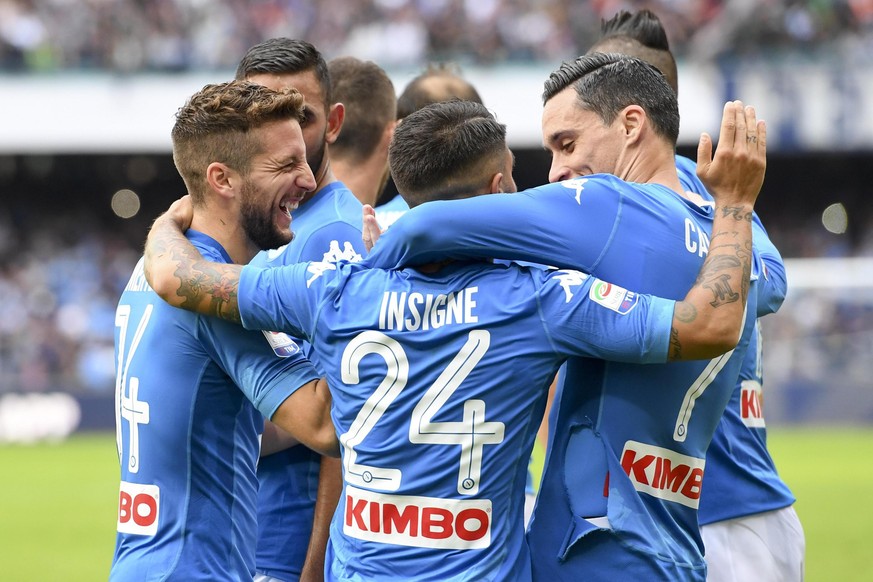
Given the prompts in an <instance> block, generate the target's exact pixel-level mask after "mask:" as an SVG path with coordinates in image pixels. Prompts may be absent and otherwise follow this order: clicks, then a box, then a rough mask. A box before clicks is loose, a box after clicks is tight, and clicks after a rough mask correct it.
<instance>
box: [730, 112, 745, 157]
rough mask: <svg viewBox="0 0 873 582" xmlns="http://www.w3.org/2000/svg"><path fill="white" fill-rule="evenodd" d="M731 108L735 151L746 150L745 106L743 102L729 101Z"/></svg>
mask: <svg viewBox="0 0 873 582" xmlns="http://www.w3.org/2000/svg"><path fill="white" fill-rule="evenodd" d="M731 109H733V114H734V125H735V127H736V130H735V132H734V141H733V144H734V147H735V148H736V149H737V151H746V149H747V148H748V145H747V144H748V134H747V131H746V129H747V127H748V126H747V125H746V112H745V108H744V107H743V102H742V101H733V102H731ZM728 143H730V142H728Z"/></svg>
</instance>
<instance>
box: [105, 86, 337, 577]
mask: <svg viewBox="0 0 873 582" xmlns="http://www.w3.org/2000/svg"><path fill="white" fill-rule="evenodd" d="M302 114H303V98H302V97H301V96H300V94H299V93H296V92H287V93H283V94H279V93H276V92H274V91H270V90H268V89H266V88H264V87H260V86H258V85H254V84H251V83H229V84H223V85H207V86H206V87H204V88H203V89H202V90H201V91H199V92H198V93H196V94H194V96H192V97H191V99H190V100H189V101H188V102H187V103H186V104H185V106H183V107H182V108H181V109H179V111H178V113H177V114H176V122H175V125H174V127H173V131H172V137H173V159H174V161H175V163H176V167H177V168H178V170H179V173H180V174H181V176H182V178H183V180H184V181H185V185H186V187H187V189H188V192H189V193H190V196H191V199H192V200H193V205H194V212H193V222H192V224H191V227H192V228H191V229H190V230H188V239H189V240H190V241H191V242H192V244H194V245H195V246H196V247H197V249H198V250H200V252H202V253H203V254H204V255H205V256H208V257H209V258H210V260H212V261H215V262H216V263H230V262H234V261H236V262H239V263H245V262H247V261H248V260H249V259H250V258H251V257H253V256H254V254H255V253H256V252H257V251H258V249H260V248H269V247H272V246H276V245H279V244H282V242H286V241H287V240H288V239H289V238H290V233H289V230H288V226H289V222H290V218H289V212H290V209H291V208H293V207H294V206H295V205H296V204H297V202H298V201H299V200H300V198H301V197H302V196H303V195H304V193H305V192H306V191H308V190H311V189H312V188H313V187H314V185H315V182H314V180H313V177H312V172H310V170H309V167H308V166H307V165H306V162H305V150H304V145H303V137H302V135H301V132H300V123H299V120H300V119H302ZM115 326H116V329H115V350H116V362H117V370H116V374H117V376H116V378H117V379H116V398H115V403H116V405H115V414H116V425H117V439H118V455H119V461H120V464H121V488H120V494H119V506H118V523H117V530H118V534H117V538H116V547H115V557H114V559H113V562H112V569H111V571H110V575H109V577H110V579H111V580H118V581H122V580H137V581H141V580H185V581H188V580H211V581H213V580H243V579H247V580H251V579H252V576H253V575H254V571H255V547H254V540H255V536H256V533H257V524H256V521H255V505H256V497H257V489H258V483H257V478H256V474H255V466H256V463H257V460H258V448H259V442H258V441H259V436H260V433H261V431H262V429H263V427H264V418H271V419H272V420H273V421H274V422H275V423H277V424H278V425H279V426H281V427H282V428H285V429H286V430H288V431H290V432H291V433H292V435H293V436H295V437H296V438H298V439H299V440H300V441H301V442H305V443H307V444H309V445H311V446H314V447H316V448H320V449H321V450H323V451H325V452H328V451H333V450H334V449H337V447H338V442H337V441H336V433H335V431H334V428H333V424H332V423H331V421H330V415H329V405H330V404H329V394H328V392H327V388H326V386H324V385H321V384H317V383H316V379H317V378H318V377H319V374H318V372H317V371H316V370H315V368H314V367H313V366H312V365H311V364H310V363H309V362H308V361H307V360H306V358H304V357H303V354H302V353H301V352H300V349H299V348H298V347H297V345H296V344H294V342H292V341H291V340H290V338H288V336H286V335H285V334H272V333H262V332H260V331H251V332H248V331H244V330H241V329H240V328H239V327H238V326H233V325H228V324H227V323H226V322H222V321H219V320H217V319H215V318H211V317H201V316H199V315H197V314H193V313H188V312H186V311H182V310H178V309H173V308H171V307H169V306H168V305H167V304H166V303H165V302H163V301H161V300H160V298H158V296H157V295H155V293H154V291H152V289H151V288H150V287H149V286H148V284H147V283H146V279H145V275H144V273H143V261H142V260H140V262H139V263H138V264H137V266H136V268H135V269H134V271H133V275H132V276H131V278H130V281H129V282H128V284H127V287H126V288H125V290H124V292H123V293H122V295H121V298H120V300H119V303H118V308H117V311H116V314H115ZM266 438H267V436H266V435H265V439H266Z"/></svg>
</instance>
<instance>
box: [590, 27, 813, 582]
mask: <svg viewBox="0 0 873 582" xmlns="http://www.w3.org/2000/svg"><path fill="white" fill-rule="evenodd" d="M601 32H602V35H603V36H602V38H601V40H599V41H597V43H595V45H594V46H593V47H591V50H590V51H589V52H594V51H599V52H606V53H621V54H627V55H630V56H633V57H637V58H639V59H642V60H644V61H646V62H648V63H649V64H651V65H652V66H654V67H655V68H657V69H658V70H660V71H661V72H662V73H663V74H664V76H665V77H666V79H667V82H668V83H669V84H670V86H671V87H672V88H673V91H677V88H678V74H677V69H676V61H675V59H674V58H673V54H672V53H671V52H670V45H669V42H668V40H667V33H666V31H665V30H664V27H663V25H662V24H661V21H660V19H658V17H657V16H656V15H655V14H654V13H652V12H651V11H649V10H640V11H639V12H636V13H630V12H625V11H621V12H619V13H618V14H616V15H615V16H614V17H613V18H611V19H609V20H608V21H605V22H603V23H602V26H601ZM676 167H677V170H678V171H679V178H680V180H682V182H683V186H684V187H685V188H686V190H688V191H691V192H695V193H697V194H699V195H701V196H702V197H703V198H704V199H705V200H710V199H711V198H710V197H709V194H708V193H707V192H706V189H705V188H704V187H703V185H702V184H701V183H700V180H698V179H697V176H696V173H695V165H694V162H693V161H691V160H689V159H688V158H685V157H682V156H677V157H676ZM752 220H753V222H752V228H753V231H754V242H755V247H756V248H757V249H758V250H759V254H760V256H761V260H762V263H763V266H764V270H763V271H762V273H761V277H760V278H759V287H760V288H765V286H769V287H770V289H767V292H768V294H769V295H770V297H772V298H773V300H772V301H758V316H759V317H760V316H763V315H766V314H768V313H772V312H774V311H776V310H777V309H778V308H779V306H780V305H781V303H782V299H783V298H784V297H785V292H786V287H787V285H786V280H785V267H784V265H783V263H782V257H781V255H780V254H779V251H778V250H777V249H776V247H775V245H773V243H772V242H771V241H770V239H769V237H768V236H767V231H766V230H765V229H764V226H763V224H761V222H760V220H759V219H758V216H757V215H754V216H753V218H752ZM760 336H761V334H760V325H758V326H756V329H755V335H754V337H753V338H752V342H751V343H750V346H749V350H748V351H747V352H746V359H745V360H744V361H743V365H742V368H741V370H740V376H739V379H738V381H737V383H736V386H735V387H734V392H733V394H732V395H731V400H730V402H729V404H728V406H727V408H726V409H725V413H724V416H723V417H722V419H721V421H720V422H719V424H718V428H717V429H716V431H715V435H714V436H713V438H712V442H711V443H710V445H709V449H707V452H706V478H705V479H704V481H703V488H702V490H701V496H700V509H699V513H698V521H699V523H700V525H701V534H702V536H703V542H704V546H705V548H706V554H705V557H706V563H707V580H709V581H710V582H741V581H745V580H752V579H755V578H758V579H762V580H774V581H776V580H784V581H800V580H802V579H803V561H804V552H805V546H806V543H805V540H804V535H803V527H802V526H801V524H800V519H799V518H798V516H797V512H796V511H795V510H794V508H793V507H792V505H793V504H794V500H795V499H794V495H793V494H792V493H791V490H790V489H789V488H788V486H787V485H786V484H785V482H784V481H783V480H782V479H781V478H780V477H779V473H778V472H777V471H776V465H775V463H774V462H773V458H772V457H771V456H770V452H769V451H768V450H767V429H766V423H765V420H764V411H763V407H762V386H763V363H762V359H761V353H762V344H761V337H760Z"/></svg>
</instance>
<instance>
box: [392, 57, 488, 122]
mask: <svg viewBox="0 0 873 582" xmlns="http://www.w3.org/2000/svg"><path fill="white" fill-rule="evenodd" d="M450 99H460V100H461V101H473V102H474V103H480V104H481V103H482V98H481V97H480V96H479V92H478V91H476V88H475V87H473V85H472V84H471V83H470V82H469V81H467V80H466V79H464V78H463V77H462V76H461V71H460V69H459V68H458V66H457V65H455V64H453V63H438V64H437V63H431V64H429V65H428V66H427V69H425V70H424V72H422V73H421V74H419V75H418V76H417V77H415V78H414V79H412V80H411V81H410V82H409V83H408V84H407V85H406V87H405V88H404V89H403V93H401V94H400V97H398V98H397V119H403V118H405V117H406V116H408V115H409V114H410V113H412V112H413V111H418V110H419V109H421V108H422V107H424V106H425V105H430V104H431V103H439V102H441V101H449V100H450Z"/></svg>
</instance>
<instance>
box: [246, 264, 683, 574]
mask: <svg viewBox="0 0 873 582" xmlns="http://www.w3.org/2000/svg"><path fill="white" fill-rule="evenodd" d="M239 306H240V315H241V316H242V321H243V324H244V325H245V326H246V327H252V326H254V327H258V326H267V327H268V328H275V329H280V330H286V331H287V332H289V333H291V334H297V335H303V336H305V337H307V338H308V339H309V340H310V341H311V342H312V343H313V346H314V348H315V350H316V351H317V352H318V353H319V355H320V357H321V361H322V362H323V364H324V366H325V370H326V371H327V375H328V382H329V384H330V386H331V393H332V395H333V408H332V416H333V421H334V424H335V425H336V427H337V433H338V434H339V435H340V442H341V444H342V457H343V475H344V489H343V496H342V499H341V501H340V505H339V507H338V509H337V513H336V514H335V515H334V519H333V522H332V524H331V535H330V543H329V546H328V553H327V564H328V566H327V572H326V577H327V579H328V580H344V581H345V580H398V581H400V580H402V581H407V580H416V581H423V580H438V581H440V582H445V581H454V580H470V581H476V582H481V581H489V580H493V581H501V582H502V581H505V580H513V581H524V580H528V579H530V575H531V574H530V556H529V553H528V549H527V545H526V543H525V539H524V528H523V507H524V486H525V480H526V476H527V467H528V461H529V458H530V453H531V449H532V446H533V442H534V438H535V435H536V431H537V428H538V427H539V424H540V420H541V417H542V414H543V409H544V407H545V400H546V395H547V389H548V386H549V383H550V381H551V379H552V377H553V376H554V374H555V371H556V370H557V368H558V366H559V365H560V363H561V361H562V360H564V359H565V358H566V357H567V356H570V355H580V356H583V355H584V356H591V357H596V358H607V357H608V358H614V359H619V360H624V361H634V362H663V361H665V359H666V354H667V346H668V337H669V332H670V329H671V324H672V314H673V301H668V300H664V299H657V298H651V297H648V296H639V295H637V294H635V293H632V292H630V291H625V290H624V289H621V288H619V287H617V286H614V285H610V284H608V283H604V282H602V281H599V280H596V279H594V278H593V277H588V276H586V275H583V274H582V273H579V272H577V271H543V270H540V269H527V268H522V267H518V266H506V265H492V264H488V263H473V264H470V263H466V264H461V263H454V264H450V265H448V266H446V267H443V268H442V269H441V270H440V271H439V272H438V273H437V274H435V275H427V274H424V273H422V272H419V271H415V270H402V271H382V270H376V269H366V268H363V267H362V266H361V265H360V264H353V263H340V264H338V265H337V264H330V263H311V264H302V265H297V266H293V267H290V268H285V269H257V268H254V267H252V266H248V267H245V268H244V269H243V272H242V275H241V278H240V288H239ZM653 368H654V366H653Z"/></svg>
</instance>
